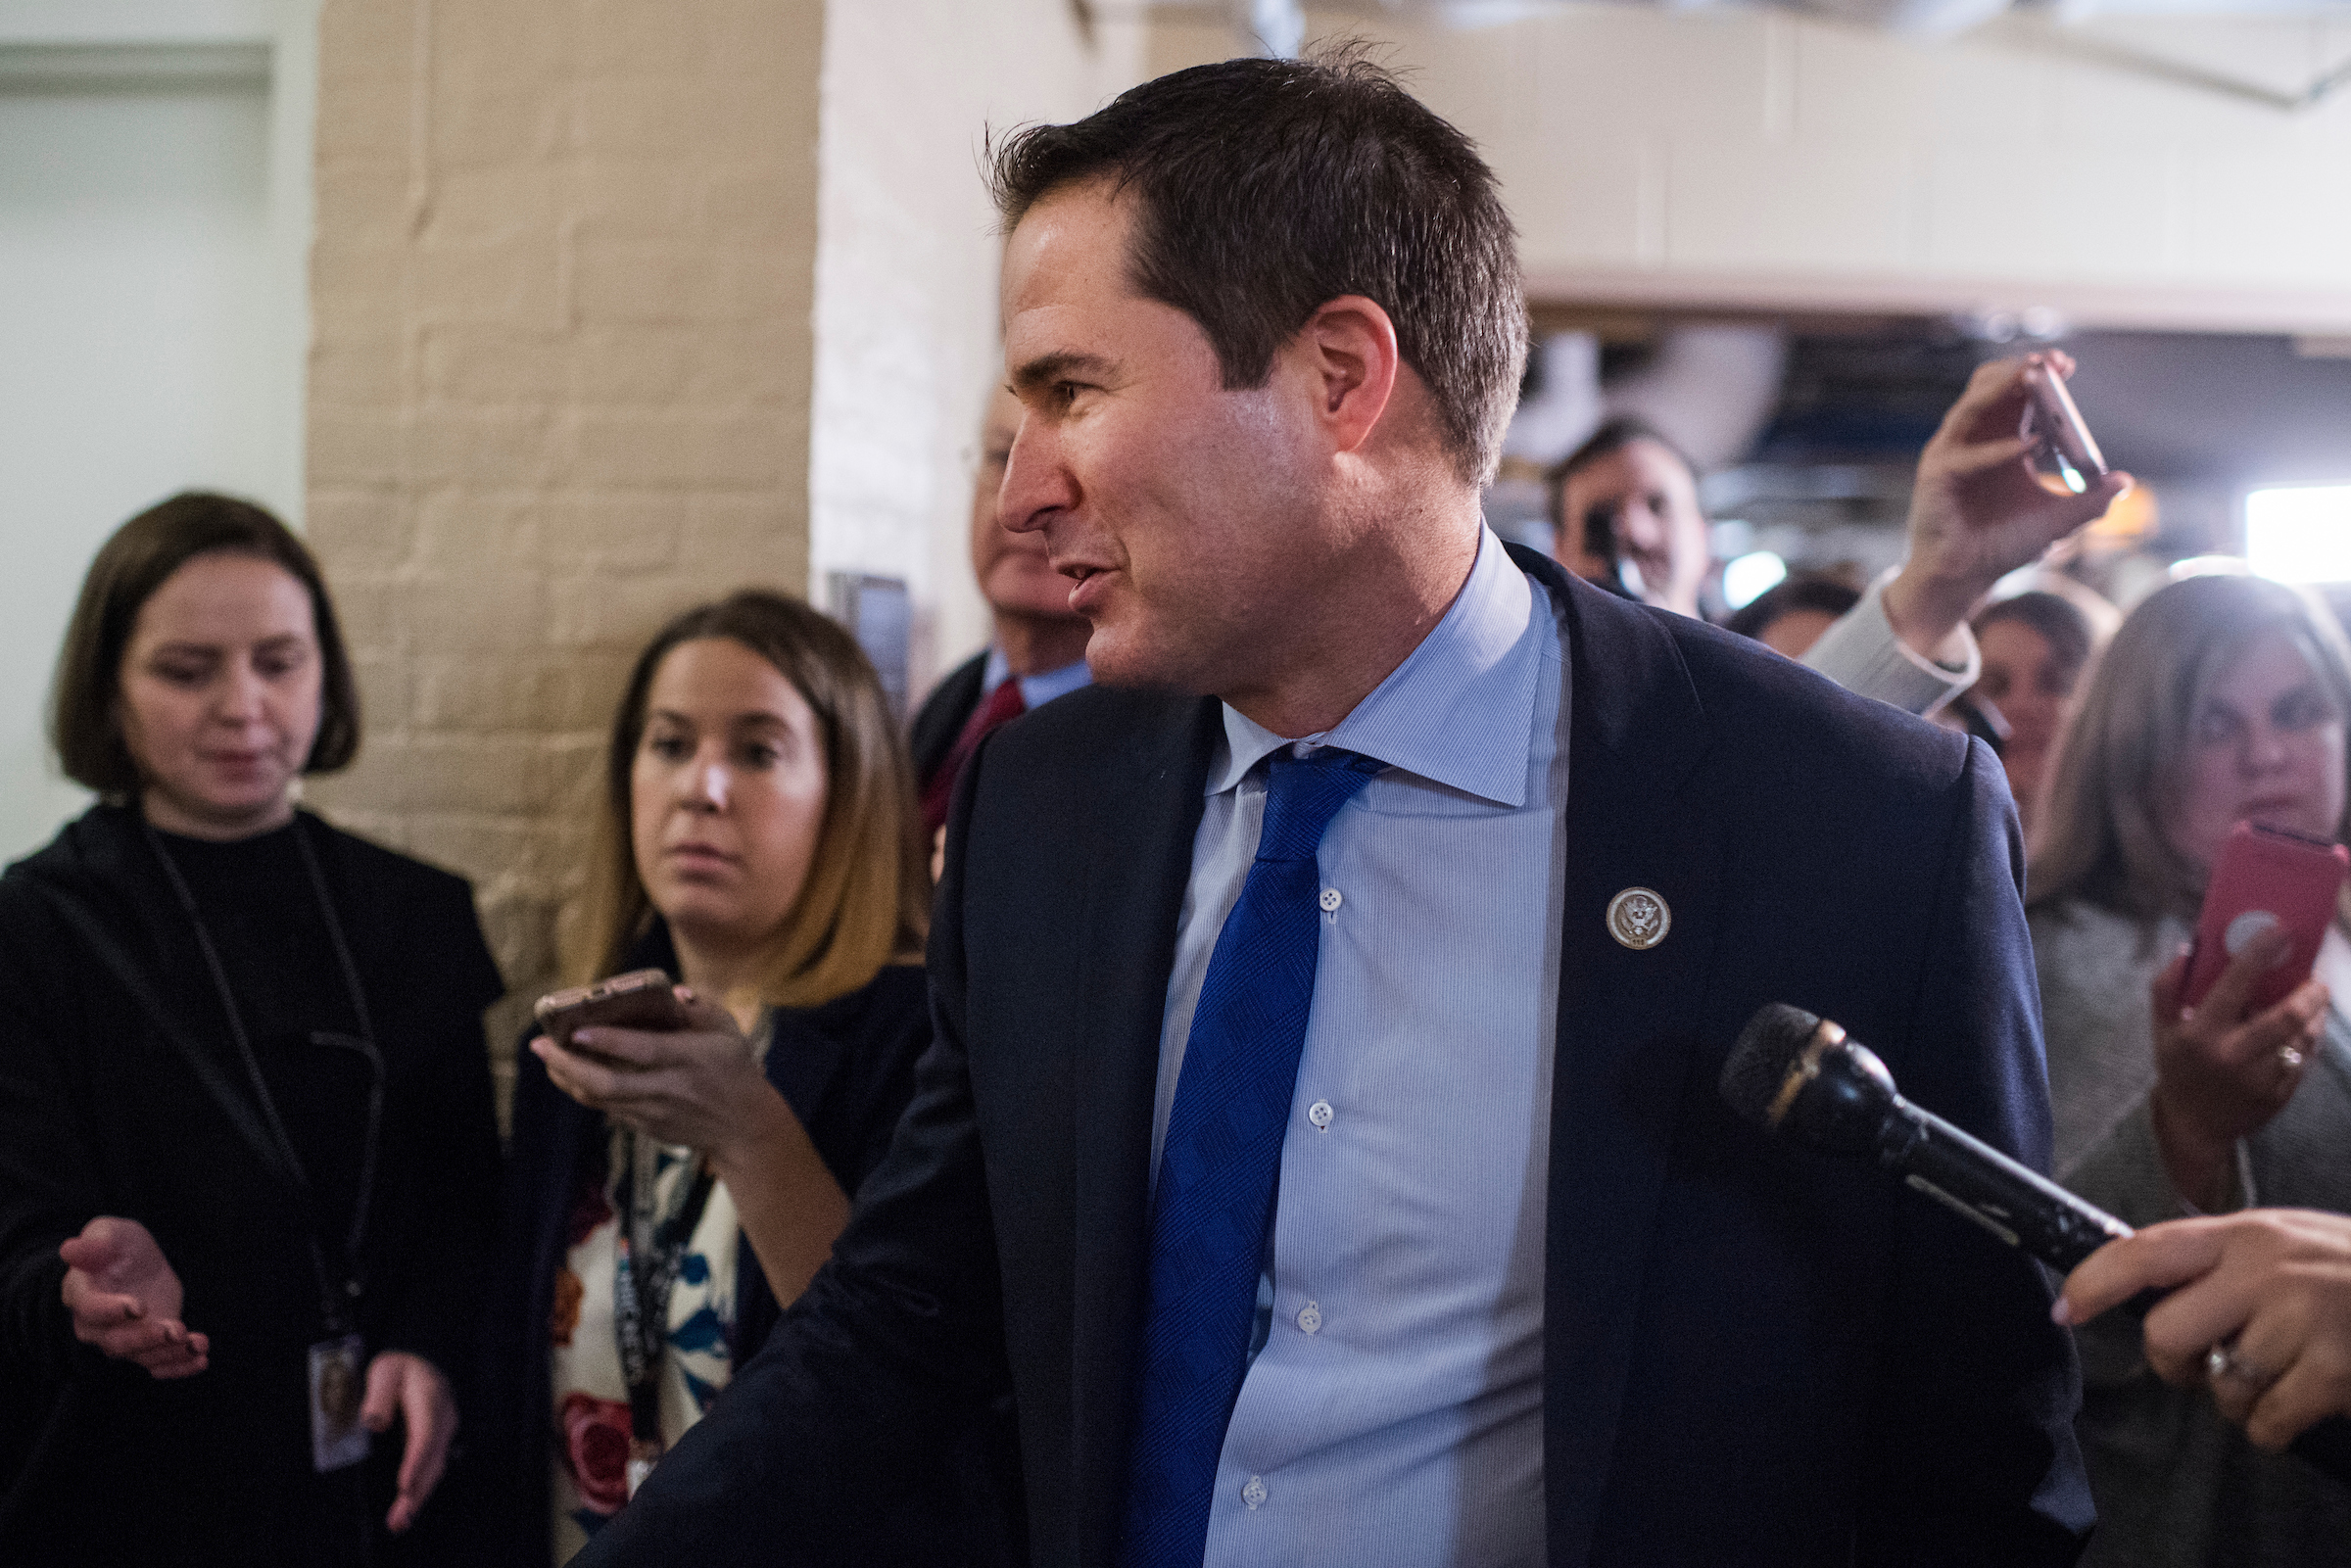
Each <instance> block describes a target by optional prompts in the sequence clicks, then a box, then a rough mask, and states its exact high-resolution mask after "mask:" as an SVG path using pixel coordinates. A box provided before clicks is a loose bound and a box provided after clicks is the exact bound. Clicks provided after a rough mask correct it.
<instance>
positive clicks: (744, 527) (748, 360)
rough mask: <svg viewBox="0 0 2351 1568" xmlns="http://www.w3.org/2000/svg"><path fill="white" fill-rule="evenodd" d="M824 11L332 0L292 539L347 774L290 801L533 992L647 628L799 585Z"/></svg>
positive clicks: (767, 0)
mask: <svg viewBox="0 0 2351 1568" xmlns="http://www.w3.org/2000/svg"><path fill="white" fill-rule="evenodd" d="M822 27H823V19H822V5H821V0H327V4H326V6H325V8H324V11H323V13H322V16H321V19H320V53H319V92H318V124H317V230H316V242H315V248H314V251H313V253H312V269H311V286H312V312H313V339H312V353H311V380H310V424H309V456H310V474H309V489H310V538H311V541H312V544H313V546H315V547H316V548H317V550H318V553H319V555H320V558H321V559H322V561H323V562H324V564H325V567H326V570H327V572H328V575H329V577H330V578H331V580H332V582H333V585H334V589H335V592H336V595H337V601H338V603H339V605H340V607H341V610H342V613H343V616H344V619H345V625H346V627H347V628H348V632H349V635H350V638H351V641H352V642H353V645H354V651H355V653H356V655H357V657H358V661H359V666H360V677H361V686H362V692H363V700H364V702H365V707H366V716H367V738H366V744H365V746H364V748H363V750H362V751H361V753H360V761H359V762H358V764H357V765H356V766H355V767H354V768H353V769H352V770H351V771H350V772H349V773H348V774H346V775H344V776H342V777H341V778H338V779H335V780H333V781H330V782H327V783H324V784H322V785H321V786H320V787H319V788H317V790H316V791H315V796H316V798H317V799H318V800H319V801H320V802H321V803H322V804H323V805H324V806H325V807H326V808H327V809H328V810H329V812H330V813H331V814H332V815H333V816H334V817H335V818H336V819H337V820H339V821H341V822H343V823H345V824H347V825H349V826H351V827H353V828H354V829H356V830H358V831H360V832H366V833H370V834H372V835H374V836H375V837H378V838H380V839H382V840H384V841H386V842H388V843H390V844H392V845H394V846H396V847H399V848H403V849H407V850H408V851H410V852H412V853H415V854H418V855H421V856H423V857H424V858H426V859H428V860H432V861H434V862H437V863H439V864H442V865H445V866H448V867H451V868H452V869H454V870H456V871H459V872H461V873H463V874H464V875H466V876H468V877H470V878H471V879H473V883H474V888H475V892H476V894H477V897H478V899H479V901H480V905H481V909H482V913H483V917H484V920H485V924H486V925H487V927H488V929H489V932H490V936H491V942H492V946H493V948H494V949H495V950H496V952H497V955H498V959H499V962H500V965H501V966H502V968H503V969H504V972H505V976H506V980H507V983H508V984H509V986H511V987H513V993H512V994H511V995H510V996H509V998H508V1001H507V1003H506V1004H505V1006H504V1011H503V1013H502V1014H500V1015H496V1016H495V1018H496V1022H495V1024H494V1029H495V1033H496V1034H497V1035H498V1036H499V1038H498V1039H497V1042H496V1043H497V1049H498V1051H499V1053H500V1054H501V1056H502V1058H503V1056H504V1053H505V1051H506V1049H507V1047H508V1046H509V1045H510V1043H511V1041H512V1038H513V1027H514V1026H515V1025H517V1024H518V1023H519V1022H520V1020H521V1018H522V1017H523V1016H524V1013H525V1011H526V1010H527V1006H528V1002H529V999H530V997H531V996H533V995H535V994H537V992H538V990H539V989H540V988H542V987H543V986H544V984H545V982H546V981H547V980H548V979H549V978H550V977H551V976H552V970H553V960H552V936H553V930H554V921H555V916H556V912H557V909H558V906H559V905H560V904H561V902H562V900H563V899H564V897H565V896H566V894H567V893H568V892H569V891H570V889H571V888H572V887H573V886H574V885H575V884H576V881H577V879H578V875H579V870H580V867H581V864H582V858H583V853H584V848H585V844H586V835H587V828H588V822H589V806H590V802H591V800H592V796H593V790H594V779H593V775H594V773H595V772H596V768H597V759H598V757H599V754H600V742H601V733H602V731H603V729H604V727H605V725H606V724H607V723H608V722H609V717H610V712H611V707H612V704H613V701H614V699H615V697H616V696H617V694H618V690H619V687H620V683H621V680H622V678H623V675H624V673H625V671H626V668H627V665H628V663H629V661H630V660H631V658H632V657H633V656H634V654H635V651H636V650H637V648H638V647H639V646H640V645H641V644H642V643H643V642H644V641H645V639H646V638H647V636H648V634H649V633H650V632H652V631H653V630H654V628H655V627H657V626H658V625H659V624H660V623H661V622H662V621H663V620H665V619H667V618H668V617H669V616H670V615H671V614H672V613H673V612H674V611H676V610H678V609H681V608H684V607H685V606H686V605H688V604H691V603H693V602H695V601H696V600H698V599H701V598H705V597H709V596H712V595H716V594H722V593H724V592H726V591H727V590H729V589H732V588H735V587H737V586H740V585H743V584H745V583H765V584H772V585H778V586H782V587H785V588H789V589H798V588H799V587H801V586H802V585H803V584H804V582H805V580H806V572H807V562H808V554H807V495H808V488H807V457H806V454H807V430H808V387H809V366H810V360H811V354H812V346H811V334H810V311H811V304H812V279H813V261H814V251H815V233H814V213H815V204H816V136H817V92H816V82H817V70H818V63H819V59H820V50H821V39H822Z"/></svg>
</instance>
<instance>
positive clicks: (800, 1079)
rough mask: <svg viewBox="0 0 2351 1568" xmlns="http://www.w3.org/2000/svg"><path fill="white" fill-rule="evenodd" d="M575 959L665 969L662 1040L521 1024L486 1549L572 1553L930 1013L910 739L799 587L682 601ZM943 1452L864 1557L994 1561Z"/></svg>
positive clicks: (776, 1263) (877, 1149) (820, 1248)
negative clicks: (674, 986)
mask: <svg viewBox="0 0 2351 1568" xmlns="http://www.w3.org/2000/svg"><path fill="white" fill-rule="evenodd" d="M603 784H604V787H603V790H602V794H601V800H600V815H599V823H598V831H597V845H598V847H597V851H596V858H595V860H594V861H593V863H592V864H591V866H590V868H589V886H588V891H587V894H586V896H585V898H584V900H583V905H582V908H581V909H580V910H579V911H578V912H577V913H578V914H579V916H580V917H581V918H580V920H579V921H578V923H577V925H576V927H575V928H574V935H575V937H576V938H577V941H576V947H575V954H574V963H573V964H572V969H573V972H574V976H575V977H576V978H578V979H581V980H586V979H592V978H597V977H601V976H604V975H609V974H615V973H619V972H625V971H630V970H636V969H643V968H647V967H657V968H660V969H663V970H666V971H667V972H668V973H669V974H671V975H672V976H673V977H674V978H676V979H678V980H680V981H682V982H683V991H682V994H683V995H684V997H685V998H686V999H687V1000H688V1002H689V1009H690V1016H691V1019H692V1022H691V1023H690V1025H689V1026H688V1027H687V1028H686V1029H684V1030H681V1031H678V1032H676V1033H671V1034H651V1033H642V1032H634V1031H632V1032H618V1031H613V1030H599V1029H583V1030H580V1031H578V1032H577V1033H576V1034H575V1035H574V1036H573V1038H572V1039H571V1040H569V1041H553V1040H548V1039H544V1038H540V1039H534V1040H532V1041H530V1042H529V1048H528V1049H527V1050H526V1051H525V1052H524V1053H523V1055H522V1058H521V1063H520V1068H519V1071H518V1076H517V1081H516V1085H515V1095H514V1134H513V1147H512V1158H511V1163H510V1166H509V1171H508V1182H507V1196H506V1204H505V1232H504V1244H503V1245H504V1251H503V1256H502V1259H501V1276H500V1279H499V1281H498V1283H497V1287H496V1290H495V1297H494V1302H495V1305H494V1307H493V1320H492V1329H491V1335H492V1342H491V1346H490V1355H489V1360H488V1363H487V1367H486V1370H485V1380H486V1381H489V1382H491V1383H492V1384H493V1393H492V1396H491V1400H490V1403H491V1404H492V1405H493V1406H494V1408H495V1415H494V1421H495V1431H494V1433H493V1435H492V1437H491V1438H490V1439H489V1443H490V1445H491V1447H492V1448H493V1449H495V1450H496V1454H495V1457H494V1460H493V1465H494V1469H493V1470H492V1471H488V1472H485V1479H491V1480H494V1481H495V1480H496V1478H497V1477H498V1476H501V1475H503V1477H504V1479H503V1483H500V1484H499V1485H498V1494H499V1495H498V1497H497V1498H496V1506H497V1507H498V1508H499V1510H500V1514H501V1517H502V1519H503V1527H502V1528H501V1529H499V1530H497V1531H496V1532H494V1533H493V1534H492V1535H490V1536H489V1537H488V1538H487V1539H486V1542H485V1544H486V1545H487V1546H488V1547H489V1550H488V1553H487V1555H488V1556H489V1557H490V1558H492V1559H493V1560H498V1561H503V1562H512V1563H521V1562H534V1561H546V1560H548V1559H549V1557H550V1555H551V1548H552V1559H553V1560H554V1561H556V1562H562V1561H566V1560H568V1559H569V1558H570V1557H571V1555H572V1554H573V1553H574V1552H575V1551H577V1550H578V1549H579V1548H580V1547H581V1546H582V1545H583V1544H586V1542H587V1540H588V1538H589V1537H590V1536H591V1535H593V1534H594V1533H595V1532H596V1531H597V1529H598V1528H600V1526H601V1525H602V1524H603V1522H604V1521H605V1520H607V1519H609V1518H610V1517H611V1516H612V1515H613V1514H615V1513H617V1512H618V1511H619V1510H620V1508H621V1507H622V1506H623V1505H625V1503H626V1502H627V1499H628V1497H629V1495H630V1493H631V1492H632V1491H633V1490H634V1486H635V1483H636V1481H637V1480H639V1479H641V1478H642V1476H643V1475H644V1474H646V1473H648V1471H649V1468H650V1466H651V1465H652V1464H653V1463H655V1462H657V1461H658V1458H659V1455H660V1454H661V1453H662V1452H663V1451H664V1450H665V1449H667V1448H669V1447H671V1446H673V1445H675V1444H676V1443H677V1441H678V1440H679V1438H680V1437H682V1436H683V1435H684V1433H685V1432H686V1430H687V1429H688V1428H689V1427H691V1426H692V1425H693V1424H694V1423H695V1421H696V1420H697V1419H698V1418H699V1417H700V1415H701V1413H702V1412H703V1411H704V1410H706V1409H707V1408H708V1407H709V1405H710V1402H712V1401H713V1400H714V1399H716V1398H717V1397H718V1395H719V1393H720V1392H721V1391H722V1390H723V1389H724V1388H725V1387H726V1385H727V1382H728V1380H729V1378H730V1377H731V1375H732V1373H733V1371H734V1368H735V1367H736V1366H737V1365H739V1364H740V1363H741V1361H742V1360H743V1359H744V1358H745V1357H746V1356H748V1355H749V1354H751V1353H752V1352H754V1351H756V1350H757V1349H758V1347H759V1346H760V1344H761V1343H762V1342H763V1341H764V1340H765V1339H766V1337H767V1332H768V1330H769V1328H770V1327H771V1326H773V1324H774V1323H775V1321H776V1319H777V1317H778V1316H779V1314H780V1312H781V1310H782V1308H783V1307H788V1306H789V1305H790V1304H791V1303H792V1300H793V1299H794V1298H795V1297H797V1296H798V1295H799V1293H800V1291H801V1290H802V1289H803V1288H804V1287H805V1286H806V1284H807V1282H808V1280H809V1278H810V1277H811V1276H812V1275H813V1274H814V1273H815V1271H816V1269H817V1267H818V1265H819V1264H821V1263H822V1261H823V1260H824V1259H825V1257H826V1255H827V1254H828V1253H829V1251H830V1250H831V1247H832V1244H833V1239H834V1237H835V1236H836V1235H838V1234H839V1233H840V1227H841V1225H842V1224H843V1223H844V1222H845V1220H846V1218H847V1214H848V1207H849V1200H850V1198H851V1197H852V1196H853V1195H854V1194H855V1192H856V1190H857V1187H858V1185H859V1184H860V1183H861V1182H863V1181H864V1179H865V1177H866V1176H867V1174H868V1173H869V1172H870V1171H872V1169H873V1168H874V1166H875V1165H876V1164H878V1163H879V1162H880V1161H881V1158H882V1155H883V1153H884V1151H885V1150H886V1149H887V1147H888V1142H889V1137H890V1133H891V1131H892V1129H893V1128H894V1127H895V1126H896V1123H897V1120H898V1117H899V1114H900V1113H901V1112H902V1111H903V1110H904V1108H905V1106H906V1103H907V1101H908V1099H909V1098H910V1096H911V1095H912V1092H913V1075H914V1063H915V1059H916V1058H917V1057H918V1056H920V1055H921V1054H922V1052H923V1050H924V1049H925V1048H926V1047H927V1046H928V1045H929V1043H930V1038H931V1025H930V1012H929V997H928V990H927V986H926V984H925V979H924V974H923V970H922V969H921V967H920V961H921V947H922V940H923V934H924V929H925V927H926V925H927V923H928V918H929V908H930V879H929V876H928V873H927V868H926V857H925V856H924V854H923V846H922V843H921V838H920V829H919V823H918V820H917V818H916V816H915V811H914V796H913V787H912V783H911V777H910V771H909V767H908V764H907V761H906V755H905V748H904V744H903V742H902V741H901V740H900V738H899V736H898V733H897V729H896V726H895V725H894V724H893V723H892V722H891V719H890V716H889V713H888V708H887V706H886V704H885V701H884V697H883V693H882V689H881V684H880V682H879V680H878V679H877V678H876V677H875V675H874V672H873V669H872V667H871V666H870V665H869V664H868V663H867V662H866V659H865V656H864V655H863V653H862V652H860V651H859V650H858V648H857V645H856V643H855V642H854V641H851V640H850V638H849V637H848V635H847V634H846V633H845V632H843V631H842V630H841V629H840V627H838V626H836V625H835V624H834V623H833V622H831V621H830V620H828V619H826V618H825V617H824V616H822V615H820V614H818V613H817V612H816V611H814V610H812V609H810V608H809V607H808V606H807V605H805V604H802V603H799V602H797V601H796V600H792V599H786V598H783V597H780V596H778V595H775V594H762V593H742V594H735V595H734V596H733V597H731V598H728V599H726V600H723V601H721V602H719V603H716V604H707V605H703V606H701V607H699V608H696V609H694V610H690V611H688V612H687V613H686V614H684V615H681V616H680V617H678V618H677V619H676V620H674V621H672V622H671V623H670V624H669V625H668V626H667V627H665V628H664V629H663V630H662V631H661V632H660V634H659V635H658V636H656V637H655V638H654V639H653V641H652V642H651V643H650V644H649V645H648V647H647V648H646V650H645V652H644V653H643V655H642V656H641V657H640V658H639V659H638V661H637V665H636V669H635V672H634V673H633V675H632V676H631V678H630V681H629V685H628V689H627V691H626V693H625V694H624V696H623V697H622V699H621V703H620V708H619V711H618V713H617V714H616V715H615V717H614V719H613V724H612V733H611V744H610V750H609V752H608V754H607V757H606V762H605V770H604V779H603ZM935 1472H936V1467H932V1468H931V1469H928V1470H927V1469H925V1468H924V1467H922V1466H920V1465H916V1464H911V1463H910V1465H909V1475H910V1479H914V1478H925V1480H924V1484H922V1485H918V1486H916V1487H915V1488H914V1489H913V1495H912V1496H910V1497H903V1498H876V1499H874V1501H875V1504H876V1507H877V1510H878V1512H879V1513H881V1514H883V1515H886V1516H888V1517H889V1518H892V1519H894V1520H895V1521H897V1528H898V1533H899V1535H900V1537H902V1539H892V1538H891V1537H890V1536H888V1535H884V1536H881V1537H878V1539H877V1553H878V1555H877V1560H889V1561H893V1562H896V1561H915V1562H920V1561H926V1560H942V1561H971V1560H982V1561H984V1560H986V1554H985V1552H984V1549H982V1548H981V1547H980V1546H978V1545H976V1544H974V1542H973V1541H971V1540H968V1539H966V1538H965V1537H964V1536H962V1535H959V1534H958V1531H960V1530H963V1529H965V1528H966V1527H967V1521H966V1520H965V1519H964V1518H963V1517H962V1516H961V1504H960V1503H959V1502H958V1501H957V1500H956V1498H955V1497H953V1496H952V1488H951V1487H949V1486H948V1485H947V1484H946V1483H945V1481H944V1479H943V1478H941V1479H940V1480H939V1482H938V1484H937V1485H929V1484H928V1480H927V1478H929V1477H931V1476H932V1475H933V1474H934V1473H935Z"/></svg>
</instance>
